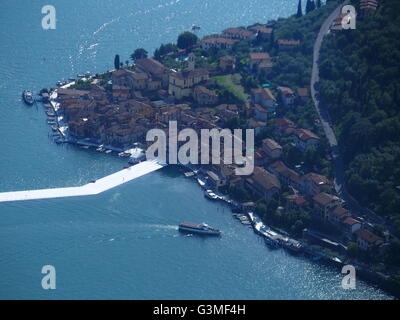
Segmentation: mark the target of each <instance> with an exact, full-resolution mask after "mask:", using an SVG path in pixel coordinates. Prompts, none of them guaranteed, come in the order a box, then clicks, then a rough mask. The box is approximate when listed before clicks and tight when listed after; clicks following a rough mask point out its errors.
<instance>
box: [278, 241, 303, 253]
mask: <svg viewBox="0 0 400 320" xmlns="http://www.w3.org/2000/svg"><path fill="white" fill-rule="evenodd" d="M281 244H282V247H284V248H285V249H287V250H289V251H291V252H294V253H298V252H300V251H301V250H302V249H303V246H302V245H301V243H300V242H299V241H297V240H294V239H289V238H287V239H285V240H284V241H281Z"/></svg>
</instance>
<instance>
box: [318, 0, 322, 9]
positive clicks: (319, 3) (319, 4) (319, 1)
mask: <svg viewBox="0 0 400 320" xmlns="http://www.w3.org/2000/svg"><path fill="white" fill-rule="evenodd" d="M321 6H322V4H321V0H317V8H321Z"/></svg>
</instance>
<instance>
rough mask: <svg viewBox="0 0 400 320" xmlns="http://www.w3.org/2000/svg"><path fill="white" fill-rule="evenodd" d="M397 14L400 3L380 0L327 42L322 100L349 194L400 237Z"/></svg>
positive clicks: (323, 55)
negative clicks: (371, 10)
mask: <svg viewBox="0 0 400 320" xmlns="http://www.w3.org/2000/svg"><path fill="white" fill-rule="evenodd" d="M358 2H359V1H352V4H353V5H354V6H355V7H356V8H359V6H358ZM399 12H400V1H398V0H380V1H379V7H378V9H377V10H376V12H375V13H374V14H372V15H371V16H369V17H362V16H361V15H358V16H357V24H356V29H355V30H342V31H341V32H338V33H335V34H332V35H330V36H328V37H326V38H325V40H324V42H323V45H322V48H321V57H320V76H321V81H320V96H321V102H322V103H323V104H324V105H326V106H327V107H328V110H329V113H330V116H331V118H332V121H333V123H334V125H335V131H336V134H337V136H338V139H339V145H340V149H341V152H342V154H343V158H344V162H345V168H346V169H347V170H346V180H347V187H348V190H349V191H350V193H351V194H352V195H353V196H354V197H355V198H356V199H357V200H359V202H360V203H361V204H362V205H364V206H367V207H368V208H370V209H372V210H374V211H375V212H376V213H378V214H380V215H382V216H385V217H387V218H388V219H390V220H392V222H393V225H394V227H395V228H396V230H397V231H398V232H399V233H400V187H399V185H400V168H399V164H400V139H399V138H400V113H399V104H400V77H399V74H400V17H399Z"/></svg>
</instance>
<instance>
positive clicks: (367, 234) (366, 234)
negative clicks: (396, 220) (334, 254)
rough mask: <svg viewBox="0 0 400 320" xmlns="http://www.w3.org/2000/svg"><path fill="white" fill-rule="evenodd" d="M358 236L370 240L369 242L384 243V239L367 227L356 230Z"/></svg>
mask: <svg viewBox="0 0 400 320" xmlns="http://www.w3.org/2000/svg"><path fill="white" fill-rule="evenodd" d="M355 234H356V236H357V237H358V238H361V239H363V240H364V241H366V242H368V243H369V244H375V245H379V244H382V243H383V239H382V238H381V237H378V236H377V235H376V234H374V233H372V232H370V231H368V230H366V229H359V230H357V231H356V232H355Z"/></svg>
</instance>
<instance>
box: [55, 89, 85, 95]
mask: <svg viewBox="0 0 400 320" xmlns="http://www.w3.org/2000/svg"><path fill="white" fill-rule="evenodd" d="M88 93H89V91H86V90H77V89H64V88H58V89H57V95H59V96H60V95H68V96H76V97H80V96H84V95H86V94H88Z"/></svg>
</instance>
